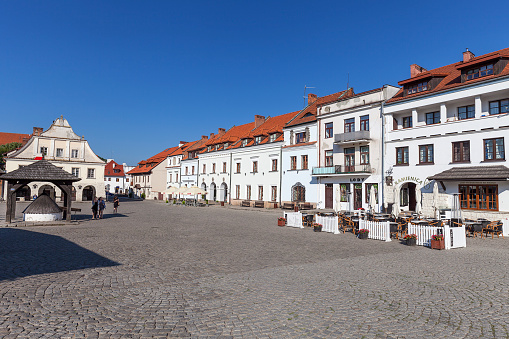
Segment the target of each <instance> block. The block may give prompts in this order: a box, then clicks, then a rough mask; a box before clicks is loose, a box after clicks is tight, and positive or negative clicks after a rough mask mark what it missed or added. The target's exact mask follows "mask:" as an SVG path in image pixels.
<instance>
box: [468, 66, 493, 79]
mask: <svg viewBox="0 0 509 339" xmlns="http://www.w3.org/2000/svg"><path fill="white" fill-rule="evenodd" d="M492 74H493V64H489V65H484V66H481V67H476V68H474V69H470V70H468V71H467V73H466V75H467V80H472V79H477V78H482V77H485V76H487V75H492Z"/></svg>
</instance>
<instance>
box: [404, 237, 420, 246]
mask: <svg viewBox="0 0 509 339" xmlns="http://www.w3.org/2000/svg"><path fill="white" fill-rule="evenodd" d="M406 244H407V245H408V246H416V245H417V239H415V238H409V239H407V240H406Z"/></svg>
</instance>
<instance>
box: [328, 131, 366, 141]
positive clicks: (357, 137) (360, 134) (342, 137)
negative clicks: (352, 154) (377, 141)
mask: <svg viewBox="0 0 509 339" xmlns="http://www.w3.org/2000/svg"><path fill="white" fill-rule="evenodd" d="M370 139H371V135H370V134H369V131H355V132H348V133H339V134H336V135H334V142H335V143H338V144H341V143H345V142H352V141H361V140H366V141H367V140H370Z"/></svg>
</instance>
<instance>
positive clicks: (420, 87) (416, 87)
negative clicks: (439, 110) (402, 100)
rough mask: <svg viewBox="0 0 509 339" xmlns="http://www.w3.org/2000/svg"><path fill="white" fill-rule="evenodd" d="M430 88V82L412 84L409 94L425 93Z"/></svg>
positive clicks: (409, 86) (408, 89)
mask: <svg viewBox="0 0 509 339" xmlns="http://www.w3.org/2000/svg"><path fill="white" fill-rule="evenodd" d="M428 88H429V86H428V82H427V81H424V82H419V83H417V84H410V85H408V88H407V94H413V93H419V92H423V91H427V90H428Z"/></svg>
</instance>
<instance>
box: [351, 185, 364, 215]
mask: <svg viewBox="0 0 509 339" xmlns="http://www.w3.org/2000/svg"><path fill="white" fill-rule="evenodd" d="M361 207H362V184H354V185H353V209H354V210H358V209H359V208H361Z"/></svg>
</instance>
